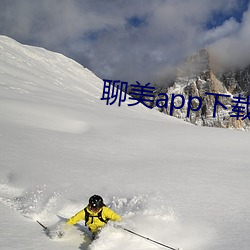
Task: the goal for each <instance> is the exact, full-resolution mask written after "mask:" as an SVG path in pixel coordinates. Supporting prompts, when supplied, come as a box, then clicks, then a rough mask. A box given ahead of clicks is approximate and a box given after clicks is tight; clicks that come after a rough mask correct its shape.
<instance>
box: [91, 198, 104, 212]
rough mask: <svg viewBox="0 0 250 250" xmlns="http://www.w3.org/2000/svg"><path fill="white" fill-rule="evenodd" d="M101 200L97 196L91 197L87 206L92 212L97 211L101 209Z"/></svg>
mask: <svg viewBox="0 0 250 250" xmlns="http://www.w3.org/2000/svg"><path fill="white" fill-rule="evenodd" d="M103 205H104V204H103V199H102V197H101V196H99V195H96V194H95V195H93V196H91V197H90V198H89V206H90V208H91V209H93V210H98V209H100V208H102V207H103Z"/></svg>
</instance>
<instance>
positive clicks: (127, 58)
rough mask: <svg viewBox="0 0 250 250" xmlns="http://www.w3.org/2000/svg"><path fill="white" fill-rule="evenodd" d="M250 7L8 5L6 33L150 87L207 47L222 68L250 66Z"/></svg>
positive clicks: (120, 1) (113, 2)
mask: <svg viewBox="0 0 250 250" xmlns="http://www.w3.org/2000/svg"><path fill="white" fill-rule="evenodd" d="M248 2H249V1H248V0H220V1H218V0H210V1H207V0H200V1H197V0H180V1H176V0H155V1H150V0H127V1H124V0H105V1H103V0H72V1H67V0H44V1H32V0H22V1H18V0H13V1H9V0H2V1H0V33H1V34H4V35H8V36H10V37H13V38H14V39H16V40H18V41H20V42H23V43H28V44H31V45H38V46H42V47H45V48H47V49H50V50H54V51H58V52H61V53H63V54H65V55H67V56H69V57H71V58H73V59H75V60H77V61H78V62H80V63H81V64H83V65H84V66H85V67H87V68H89V69H90V70H92V71H93V72H94V73H96V74H97V75H98V76H99V77H101V78H107V79H116V80H117V79H118V80H124V81H130V82H131V81H133V82H135V81H141V82H144V83H145V84H146V82H150V81H152V82H154V81H156V82H157V81H160V80H162V79H165V77H166V75H167V73H168V72H169V71H170V70H171V69H172V68H173V67H175V66H176V65H177V64H178V63H179V62H180V61H181V60H183V59H184V58H186V57H187V56H189V55H191V54H192V53H194V52H195V51H197V50H198V49H201V48H204V47H210V48H211V51H212V52H213V54H214V55H217V57H218V60H220V61H221V62H223V63H226V64H227V63H229V64H230V63H231V62H232V60H233V61H235V62H236V61H237V62H240V63H242V64H245V63H249V59H250V56H249V55H248V52H249V51H250V50H249V49H250V45H249V44H250V42H249V40H250V28H249V27H250V10H249V9H248V8H247V5H248ZM242 13H243V15H242Z"/></svg>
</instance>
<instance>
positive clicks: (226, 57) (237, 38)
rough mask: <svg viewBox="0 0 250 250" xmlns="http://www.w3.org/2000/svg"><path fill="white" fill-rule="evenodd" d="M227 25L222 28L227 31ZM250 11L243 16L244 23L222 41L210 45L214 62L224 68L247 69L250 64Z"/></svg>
mask: <svg viewBox="0 0 250 250" xmlns="http://www.w3.org/2000/svg"><path fill="white" fill-rule="evenodd" d="M226 26H227V24H224V25H223V26H222V27H220V29H221V30H226V29H227V27H226ZM249 41H250V9H248V11H246V12H245V13H244V15H243V18H242V22H241V23H238V24H237V28H235V29H232V32H230V33H228V34H227V35H225V36H224V37H222V38H221V39H217V40H215V41H214V42H213V43H211V44H210V51H211V53H212V54H213V57H214V60H216V62H217V63H218V64H219V65H223V66H224V67H245V66H248V65H249V64H250V55H249V51H250V43H249Z"/></svg>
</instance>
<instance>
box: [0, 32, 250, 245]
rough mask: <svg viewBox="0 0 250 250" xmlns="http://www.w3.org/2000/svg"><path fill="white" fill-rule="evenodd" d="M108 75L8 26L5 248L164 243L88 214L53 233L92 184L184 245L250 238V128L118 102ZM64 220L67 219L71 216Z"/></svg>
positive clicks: (138, 227)
mask: <svg viewBox="0 0 250 250" xmlns="http://www.w3.org/2000/svg"><path fill="white" fill-rule="evenodd" d="M102 90H103V81H102V80H101V79H99V78H97V77H96V76H95V75H94V74H93V73H92V72H90V71H89V70H87V69H85V68H84V67H82V66H81V65H79V64H77V63H76V62H74V61H72V60H71V59H69V58H66V57H65V56H63V55H60V54H57V53H53V52H50V51H47V50H44V49H42V48H36V47H30V46H25V45H21V44H19V43H18V42H16V41H14V40H12V39H10V38H8V37H4V36H1V37H0V155H1V163H0V211H1V215H2V218H1V224H0V229H1V234H0V248H1V249H5V250H8V249H11V250H13V249H60V250H63V249H67V250H69V249H82V250H84V249H85V250H86V249H90V250H97V249H98V250H104V249H109V250H112V249H121V250H128V249H129V250H131V249H134V250H136V249H144V250H150V249H162V247H160V246H159V245H155V244H153V243H152V242H148V241H147V240H145V239H142V238H140V237H137V236H135V235H132V234H129V233H128V232H125V231H123V230H121V229H116V228H114V227H113V226H112V225H108V226H107V227H106V228H105V229H104V230H103V231H102V233H101V234H100V237H99V238H98V239H97V240H96V241H95V242H93V243H90V241H89V240H88V238H87V237H86V236H84V232H83V231H85V230H86V228H84V222H83V223H80V226H79V227H78V226H75V227H72V228H71V229H69V230H68V231H66V232H65V236H64V237H63V238H62V239H52V240H51V239H50V238H48V237H47V236H46V235H45V234H44V232H43V231H42V228H41V227H40V226H39V225H38V224H37V223H36V220H37V219H38V220H40V221H41V222H43V223H44V224H45V225H47V226H49V227H50V228H53V227H54V225H55V224H56V223H58V221H59V218H58V216H57V215H59V216H61V217H65V218H69V217H70V216H72V215H73V214H75V213H76V212H78V211H79V210H80V209H82V208H84V206H85V205H86V204H87V202H88V198H89V196H91V195H92V194H95V193H97V194H100V195H102V196H103V198H104V201H105V202H106V204H107V206H109V207H111V208H112V209H114V210H115V211H116V212H117V213H119V214H120V215H121V216H122V218H123V222H122V225H123V226H124V227H126V228H128V229H130V230H133V231H135V232H137V233H139V234H142V235H144V236H147V237H149V238H151V239H154V240H156V241H159V242H162V243H164V244H166V245H169V246H171V247H176V248H177V247H182V248H183V249H184V250H198V249H199V250H200V249H201V250H212V249H220V250H235V249H241V250H248V249H249V245H250V240H249V233H250V229H249V218H250V216H249V215H250V202H249V194H250V191H249V190H250V182H249V178H250V172H249V156H248V145H249V139H250V138H249V136H250V135H249V133H244V132H242V131H235V130H223V129H211V128H204V127H198V126H193V125H191V124H189V123H186V122H183V121H181V120H179V119H176V118H174V117H170V116H166V115H165V114H162V113H159V112H158V111H156V110H150V109H147V108H145V107H144V106H141V105H137V106H127V105H126V103H123V105H122V106H121V107H118V105H112V106H110V105H106V103H105V101H102V100H100V98H101V96H102ZM62 223H63V221H62Z"/></svg>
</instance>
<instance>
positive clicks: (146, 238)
mask: <svg viewBox="0 0 250 250" xmlns="http://www.w3.org/2000/svg"><path fill="white" fill-rule="evenodd" d="M122 229H123V230H125V231H127V232H129V233H131V234H134V235H137V236H139V237H141V238H143V239H145V240H148V241H151V242H154V243H156V244H158V245H161V246H163V247H166V248H169V249H171V250H180V248H173V247H170V246H167V245H165V244H162V243H160V242H158V241H155V240H152V239H150V238H148V237H145V236H143V235H141V234H138V233H135V232H133V231H131V230H129V229H127V228H124V227H123V228H122Z"/></svg>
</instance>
